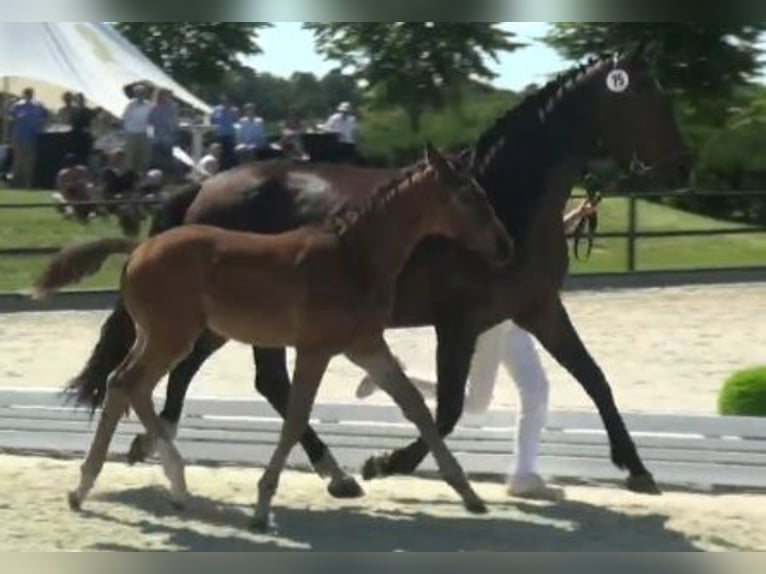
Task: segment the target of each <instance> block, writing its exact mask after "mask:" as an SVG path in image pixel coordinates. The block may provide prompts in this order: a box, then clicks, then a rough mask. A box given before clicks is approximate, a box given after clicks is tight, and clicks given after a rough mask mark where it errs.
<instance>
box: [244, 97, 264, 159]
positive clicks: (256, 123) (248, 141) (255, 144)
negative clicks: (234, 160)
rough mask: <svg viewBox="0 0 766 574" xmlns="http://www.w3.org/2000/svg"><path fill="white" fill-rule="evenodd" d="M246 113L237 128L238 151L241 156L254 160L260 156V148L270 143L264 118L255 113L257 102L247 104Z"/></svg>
mask: <svg viewBox="0 0 766 574" xmlns="http://www.w3.org/2000/svg"><path fill="white" fill-rule="evenodd" d="M244 110H245V115H244V116H243V117H242V118H241V119H240V120H239V129H238V130H237V152H238V155H239V157H244V158H245V159H248V160H252V159H256V158H257V157H258V152H259V150H262V149H264V148H265V147H266V145H267V144H268V140H267V139H266V130H265V128H264V126H263V119H261V118H259V117H258V116H256V115H255V111H256V108H255V104H253V103H249V104H245V108H244Z"/></svg>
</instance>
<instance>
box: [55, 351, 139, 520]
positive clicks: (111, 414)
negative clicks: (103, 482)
mask: <svg viewBox="0 0 766 574" xmlns="http://www.w3.org/2000/svg"><path fill="white" fill-rule="evenodd" d="M144 342H145V341H144V340H143V339H142V338H141V337H139V338H138V339H137V340H136V341H135V343H134V345H133V348H132V349H131V351H130V352H129V353H128V356H127V357H126V358H125V360H124V361H123V362H122V364H121V365H120V366H119V367H118V368H117V371H116V372H115V373H114V375H113V376H112V377H111V378H110V379H109V381H108V383H107V391H106V400H105V402H104V409H103V411H102V412H101V417H100V418H99V422H98V427H97V428H96V434H95V435H94V437H93V441H92V442H91V445H90V449H89V450H88V454H87V456H86V457H85V461H84V462H83V464H82V466H81V467H80V484H79V486H78V487H77V489H76V490H73V491H71V492H70V493H69V506H70V507H71V508H72V510H79V509H80V507H81V505H82V502H83V501H84V500H85V497H86V496H87V495H88V493H89V492H90V491H91V489H92V488H93V485H94V484H95V482H96V479H97V478H98V475H99V474H100V473H101V470H102V469H103V467H104V462H105V461H106V456H107V453H108V451H109V444H110V443H111V441H112V437H113V436H114V432H115V430H116V429H117V424H118V423H119V421H120V418H122V416H123V414H125V411H126V410H127V409H128V407H129V406H130V396H129V393H130V389H131V387H132V386H133V385H134V384H135V382H136V380H137V379H138V377H140V376H141V368H140V367H139V366H138V365H137V360H138V358H139V356H140V355H141V353H142V352H143V348H144Z"/></svg>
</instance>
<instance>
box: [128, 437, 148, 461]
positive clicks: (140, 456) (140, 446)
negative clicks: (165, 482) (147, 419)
mask: <svg viewBox="0 0 766 574" xmlns="http://www.w3.org/2000/svg"><path fill="white" fill-rule="evenodd" d="M152 450H153V449H152V446H151V444H150V439H149V437H148V436H147V435H145V434H140V435H136V437H135V438H134V439H133V442H132V443H130V448H129V449H128V464H129V465H130V466H133V465H134V464H138V463H140V462H146V459H147V458H149V457H150V456H151V454H152Z"/></svg>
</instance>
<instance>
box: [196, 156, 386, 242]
mask: <svg viewBox="0 0 766 574" xmlns="http://www.w3.org/2000/svg"><path fill="white" fill-rule="evenodd" d="M396 173H398V172H397V171H396V170H389V169H371V168H360V167H355V166H349V165H338V164H322V163H317V164H313V163H309V164H301V163H296V162H291V161H286V160H273V161H265V162H254V163H249V164H245V165H243V166H240V167H238V168H235V169H233V170H230V171H227V172H224V173H221V174H219V175H217V176H215V177H213V178H211V179H209V180H207V181H206V182H205V183H204V184H203V185H202V188H201V190H200V192H199V194H198V195H197V197H196V198H195V200H194V201H193V203H192V204H191V205H190V206H189V209H188V211H187V213H186V217H185V219H184V223H186V224H206V225H215V226H217V227H222V228H225V229H232V230H239V231H249V232H255V233H269V234H272V233H281V232H284V231H289V230H292V229H296V228H297V227H300V226H302V225H307V224H312V223H319V222H321V221H323V220H325V219H326V218H327V217H328V215H330V214H331V213H332V212H333V211H335V210H336V209H337V208H338V206H339V205H341V204H343V203H346V202H349V201H351V202H356V201H359V202H361V201H364V200H365V199H366V198H367V197H369V195H370V194H372V193H373V192H374V191H375V190H376V189H377V187H379V186H380V185H382V184H383V183H385V182H386V181H388V180H390V179H391V178H392V177H394V176H395V175H396Z"/></svg>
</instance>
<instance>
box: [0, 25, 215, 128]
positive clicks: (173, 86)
mask: <svg viewBox="0 0 766 574" xmlns="http://www.w3.org/2000/svg"><path fill="white" fill-rule="evenodd" d="M0 79H2V85H0V89H1V90H2V91H6V92H9V93H11V94H17V95H20V94H21V91H22V90H23V89H24V88H25V87H32V88H34V89H35V91H36V99H37V100H39V101H41V102H42V103H43V104H45V105H46V106H47V107H48V108H49V109H51V110H56V109H58V108H59V107H60V106H61V105H62V104H61V95H62V94H63V92H65V91H71V92H81V93H83V94H85V97H86V98H87V99H88V101H89V102H92V103H93V104H95V105H96V106H100V107H102V108H104V109H105V110H107V111H108V112H110V113H112V114H114V115H115V116H117V117H120V116H121V115H122V112H123V110H124V109H125V106H126V104H127V102H128V98H127V96H126V95H125V92H124V87H125V86H127V85H129V84H133V83H135V82H149V83H151V84H153V85H155V86H157V87H159V88H166V89H169V90H172V91H173V93H174V95H175V97H176V98H178V99H179V100H180V101H182V102H185V103H187V104H189V105H190V106H192V107H193V108H196V109H198V110H200V111H203V112H206V113H207V112H209V111H210V107H209V106H208V105H207V104H206V103H205V102H203V101H202V100H200V99H199V98H197V97H195V96H194V95H193V94H191V93H190V92H189V91H187V90H186V89H185V88H183V87H182V86H180V85H179V84H178V83H176V82H175V81H174V80H173V79H172V78H171V77H169V76H168V75H167V74H165V73H164V72H163V71H162V70H160V69H159V68H158V67H157V66H155V65H154V64H153V63H152V62H151V61H150V60H149V59H148V58H147V57H146V56H144V55H143V54H142V53H141V52H140V51H139V50H138V49H137V48H136V47H135V46H133V45H132V44H131V43H130V42H128V41H127V40H126V39H125V38H124V37H123V36H122V35H121V34H119V33H118V32H117V31H116V30H115V29H114V28H112V27H111V26H110V25H108V24H106V23H103V22H0Z"/></svg>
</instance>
